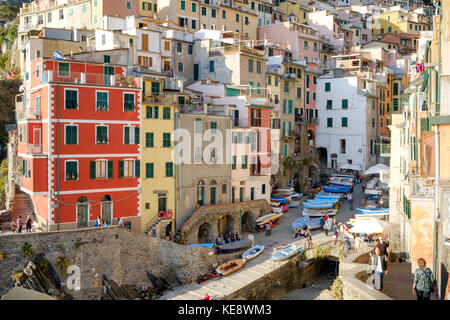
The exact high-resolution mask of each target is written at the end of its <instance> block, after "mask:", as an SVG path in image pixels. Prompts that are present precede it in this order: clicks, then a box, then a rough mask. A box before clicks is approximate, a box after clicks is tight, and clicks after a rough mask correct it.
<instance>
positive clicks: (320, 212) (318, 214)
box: [302, 210, 337, 217]
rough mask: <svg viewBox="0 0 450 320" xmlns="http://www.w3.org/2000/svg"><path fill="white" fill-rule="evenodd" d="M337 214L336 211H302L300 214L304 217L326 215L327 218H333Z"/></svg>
mask: <svg viewBox="0 0 450 320" xmlns="http://www.w3.org/2000/svg"><path fill="white" fill-rule="evenodd" d="M336 213H337V210H328V211H325V210H320V211H319V210H308V211H305V210H303V211H302V214H303V215H304V216H306V217H325V216H326V215H328V216H329V217H332V216H335V215H336Z"/></svg>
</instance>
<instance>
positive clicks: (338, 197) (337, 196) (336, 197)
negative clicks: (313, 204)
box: [315, 194, 341, 200]
mask: <svg viewBox="0 0 450 320" xmlns="http://www.w3.org/2000/svg"><path fill="white" fill-rule="evenodd" d="M340 198H341V196H339V195H335V196H329V195H324V194H316V195H315V199H327V200H328V199H331V200H339V199H340Z"/></svg>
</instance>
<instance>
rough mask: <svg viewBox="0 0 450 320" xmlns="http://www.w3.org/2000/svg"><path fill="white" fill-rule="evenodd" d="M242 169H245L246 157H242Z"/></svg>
mask: <svg viewBox="0 0 450 320" xmlns="http://www.w3.org/2000/svg"><path fill="white" fill-rule="evenodd" d="M242 169H247V156H242Z"/></svg>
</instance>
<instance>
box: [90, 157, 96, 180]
mask: <svg viewBox="0 0 450 320" xmlns="http://www.w3.org/2000/svg"><path fill="white" fill-rule="evenodd" d="M90 172H91V179H95V178H96V177H95V161H91V171H90Z"/></svg>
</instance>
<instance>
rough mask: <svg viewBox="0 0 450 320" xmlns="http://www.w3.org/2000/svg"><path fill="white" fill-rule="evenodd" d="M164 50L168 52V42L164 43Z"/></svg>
mask: <svg viewBox="0 0 450 320" xmlns="http://www.w3.org/2000/svg"><path fill="white" fill-rule="evenodd" d="M164 50H166V51H170V42H169V41H164Z"/></svg>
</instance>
